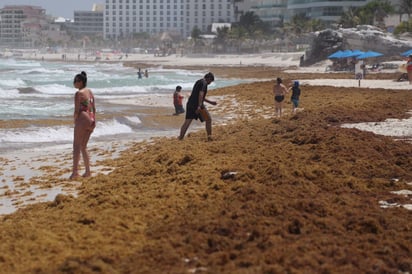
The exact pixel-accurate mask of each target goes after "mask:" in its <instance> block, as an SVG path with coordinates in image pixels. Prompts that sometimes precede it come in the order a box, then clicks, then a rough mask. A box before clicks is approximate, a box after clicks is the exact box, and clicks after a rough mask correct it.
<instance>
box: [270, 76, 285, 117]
mask: <svg viewBox="0 0 412 274" xmlns="http://www.w3.org/2000/svg"><path fill="white" fill-rule="evenodd" d="M286 93H288V89H287V88H286V86H285V85H284V84H282V79H280V78H277V79H276V84H275V85H274V86H273V95H274V96H275V115H276V116H277V117H281V116H282V103H283V100H285V95H286Z"/></svg>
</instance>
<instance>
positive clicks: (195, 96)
mask: <svg viewBox="0 0 412 274" xmlns="http://www.w3.org/2000/svg"><path fill="white" fill-rule="evenodd" d="M201 91H203V92H204V93H205V95H204V96H203V100H204V99H205V97H206V93H207V82H206V80H205V79H199V80H197V81H196V83H195V85H194V86H193V89H192V94H190V97H189V100H188V101H187V106H188V107H189V106H190V107H192V108H197V107H198V106H199V93H200V92H201Z"/></svg>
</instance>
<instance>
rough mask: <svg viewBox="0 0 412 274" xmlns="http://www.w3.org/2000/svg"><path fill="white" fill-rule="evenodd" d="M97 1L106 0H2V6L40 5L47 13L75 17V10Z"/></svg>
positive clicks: (89, 7)
mask: <svg viewBox="0 0 412 274" xmlns="http://www.w3.org/2000/svg"><path fill="white" fill-rule="evenodd" d="M97 3H105V0H0V8H3V7H4V6H6V5H30V6H39V7H42V8H43V9H45V10H46V14H50V15H53V16H55V17H64V18H67V19H73V12H74V11H75V10H91V9H92V7H93V4H97Z"/></svg>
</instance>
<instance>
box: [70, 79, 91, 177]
mask: <svg viewBox="0 0 412 274" xmlns="http://www.w3.org/2000/svg"><path fill="white" fill-rule="evenodd" d="M73 85H74V87H75V88H76V89H78V91H77V92H76V95H75V96H74V138H73V172H72V175H71V176H70V179H76V178H78V177H79V176H80V175H79V173H78V167H79V161H80V153H81V154H82V157H83V162H84V168H85V172H84V174H83V177H90V176H91V173H90V158H89V153H88V152H87V143H88V142H89V139H90V135H91V134H92V132H93V130H94V128H95V127H96V119H95V117H96V108H95V104H94V96H93V93H92V91H91V90H90V89H89V88H86V85H87V75H86V72H84V71H82V72H81V73H80V74H77V75H76V76H75V77H74V81H73Z"/></svg>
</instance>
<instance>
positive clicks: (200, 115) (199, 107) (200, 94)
mask: <svg viewBox="0 0 412 274" xmlns="http://www.w3.org/2000/svg"><path fill="white" fill-rule="evenodd" d="M214 80H215V76H214V75H213V73H211V72H209V73H207V74H206V75H205V76H204V77H203V78H202V79H199V80H197V81H196V83H195V84H194V86H193V89H192V93H191V94H190V97H189V100H188V101H187V104H186V117H185V122H184V123H183V125H182V127H181V129H180V135H179V140H183V138H184V137H185V134H186V131H187V129H188V128H189V126H190V123H191V122H192V120H193V119H196V120H197V119H199V120H200V121H201V122H206V133H207V139H208V141H211V140H212V118H211V117H210V114H209V112H208V111H207V109H206V107H205V105H204V102H207V103H209V104H211V105H216V104H217V103H216V102H215V101H210V100H208V99H206V94H207V86H208V85H209V84H210V83H212V82H213V81H214Z"/></svg>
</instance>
